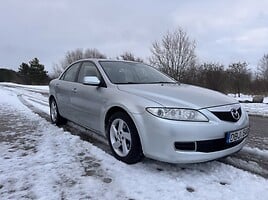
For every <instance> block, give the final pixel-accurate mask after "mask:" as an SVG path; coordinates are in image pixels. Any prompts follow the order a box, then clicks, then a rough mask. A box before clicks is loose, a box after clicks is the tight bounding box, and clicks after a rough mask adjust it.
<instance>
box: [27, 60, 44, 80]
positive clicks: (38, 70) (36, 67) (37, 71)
mask: <svg viewBox="0 0 268 200" xmlns="http://www.w3.org/2000/svg"><path fill="white" fill-rule="evenodd" d="M29 64H30V69H29V76H30V80H31V84H33V85H34V84H44V83H46V82H47V81H48V75H47V71H45V67H44V65H42V64H40V63H39V60H38V59H37V58H34V59H33V60H31V61H30V62H29Z"/></svg>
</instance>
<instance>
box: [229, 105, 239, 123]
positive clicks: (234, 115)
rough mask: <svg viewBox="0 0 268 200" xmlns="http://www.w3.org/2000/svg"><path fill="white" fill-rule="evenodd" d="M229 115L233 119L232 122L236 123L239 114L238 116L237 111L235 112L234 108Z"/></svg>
mask: <svg viewBox="0 0 268 200" xmlns="http://www.w3.org/2000/svg"><path fill="white" fill-rule="evenodd" d="M231 115H232V117H233V118H234V120H236V121H238V120H239V119H240V114H239V112H238V110H236V109H234V108H233V109H232V110H231Z"/></svg>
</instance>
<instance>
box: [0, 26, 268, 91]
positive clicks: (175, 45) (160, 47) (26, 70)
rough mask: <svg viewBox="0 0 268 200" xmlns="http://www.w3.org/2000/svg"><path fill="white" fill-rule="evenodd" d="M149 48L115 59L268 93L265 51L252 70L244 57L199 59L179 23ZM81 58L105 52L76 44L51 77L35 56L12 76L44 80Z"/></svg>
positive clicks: (181, 77) (221, 87) (193, 80)
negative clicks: (221, 60) (143, 52)
mask: <svg viewBox="0 0 268 200" xmlns="http://www.w3.org/2000/svg"><path fill="white" fill-rule="evenodd" d="M150 50H151V56H150V57H149V59H147V60H143V59H142V58H140V57H137V56H135V55H134V54H133V53H132V52H130V51H125V52H123V53H122V54H121V55H119V56H117V57H116V58H115V59H118V60H130V61H136V62H144V63H148V64H150V65H152V66H153V67H156V68H157V69H159V70H160V71H162V72H164V73H166V74H168V75H169V76H171V77H172V78H174V79H175V80H177V81H180V82H182V83H188V84H193V85H198V86H202V87H206V88H210V89H213V90H217V91H220V92H224V93H237V94H240V93H247V94H248V93H251V94H267V93H268V54H265V55H264V56H263V57H262V58H261V59H260V61H259V64H258V66H257V71H256V72H255V71H251V70H250V68H249V66H248V63H247V62H245V61H238V62H234V63H230V64H229V65H228V66H224V65H223V64H221V63H213V62H205V63H200V62H199V61H198V57H197V55H196V42H195V41H194V40H192V39H191V38H190V37H189V36H188V34H187V32H186V31H184V30H183V29H182V28H181V27H178V28H177V29H175V30H174V31H168V32H167V33H166V34H165V35H164V36H163V37H162V38H161V39H160V40H159V41H155V42H153V43H152V45H151V49H150ZM84 58H101V59H105V58H107V56H106V55H105V54H103V53H101V52H100V51H99V50H98V49H96V48H88V49H85V50H83V49H79V48H78V49H75V50H71V51H68V52H66V54H65V55H64V57H63V59H61V60H60V61H59V62H58V63H56V64H54V66H53V75H51V77H49V76H48V73H47V71H46V70H45V67H44V65H43V64H41V63H40V61H39V60H38V58H34V59H33V60H31V61H29V63H24V62H23V63H22V64H21V65H20V67H19V69H18V72H17V75H16V77H15V78H14V75H12V77H13V79H15V80H16V81H17V82H22V83H24V84H47V83H48V82H49V81H50V79H52V78H56V77H58V76H59V74H60V73H61V72H62V71H63V70H64V69H65V68H66V67H67V66H68V65H69V64H71V63H73V62H74V61H76V60H80V59H84ZM5 73H6V72H5ZM10 73H11V72H10ZM12 73H13V72H12ZM1 74H3V73H2V72H1ZM13 74H14V73H13ZM9 77H11V75H9ZM0 81H2V80H1V76H0Z"/></svg>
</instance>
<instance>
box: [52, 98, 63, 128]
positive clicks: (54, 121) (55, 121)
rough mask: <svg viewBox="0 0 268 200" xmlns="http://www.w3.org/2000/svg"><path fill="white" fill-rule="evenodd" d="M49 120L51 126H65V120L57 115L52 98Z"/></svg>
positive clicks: (55, 105) (56, 107) (57, 111)
mask: <svg viewBox="0 0 268 200" xmlns="http://www.w3.org/2000/svg"><path fill="white" fill-rule="evenodd" d="M50 120H51V122H52V124H56V125H61V124H66V122H67V120H66V119H65V118H63V117H62V116H61V115H60V114H59V110H58V106H57V103H56V101H55V99H54V98H53V99H52V100H51V101H50Z"/></svg>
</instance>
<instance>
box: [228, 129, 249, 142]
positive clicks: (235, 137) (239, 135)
mask: <svg viewBox="0 0 268 200" xmlns="http://www.w3.org/2000/svg"><path fill="white" fill-rule="evenodd" d="M248 133H249V128H248V127H247V128H243V129H240V130H237V131H232V132H227V133H226V136H225V138H226V143H228V144H230V143H233V142H236V141H239V140H242V139H243V138H245V137H247V136H248Z"/></svg>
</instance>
